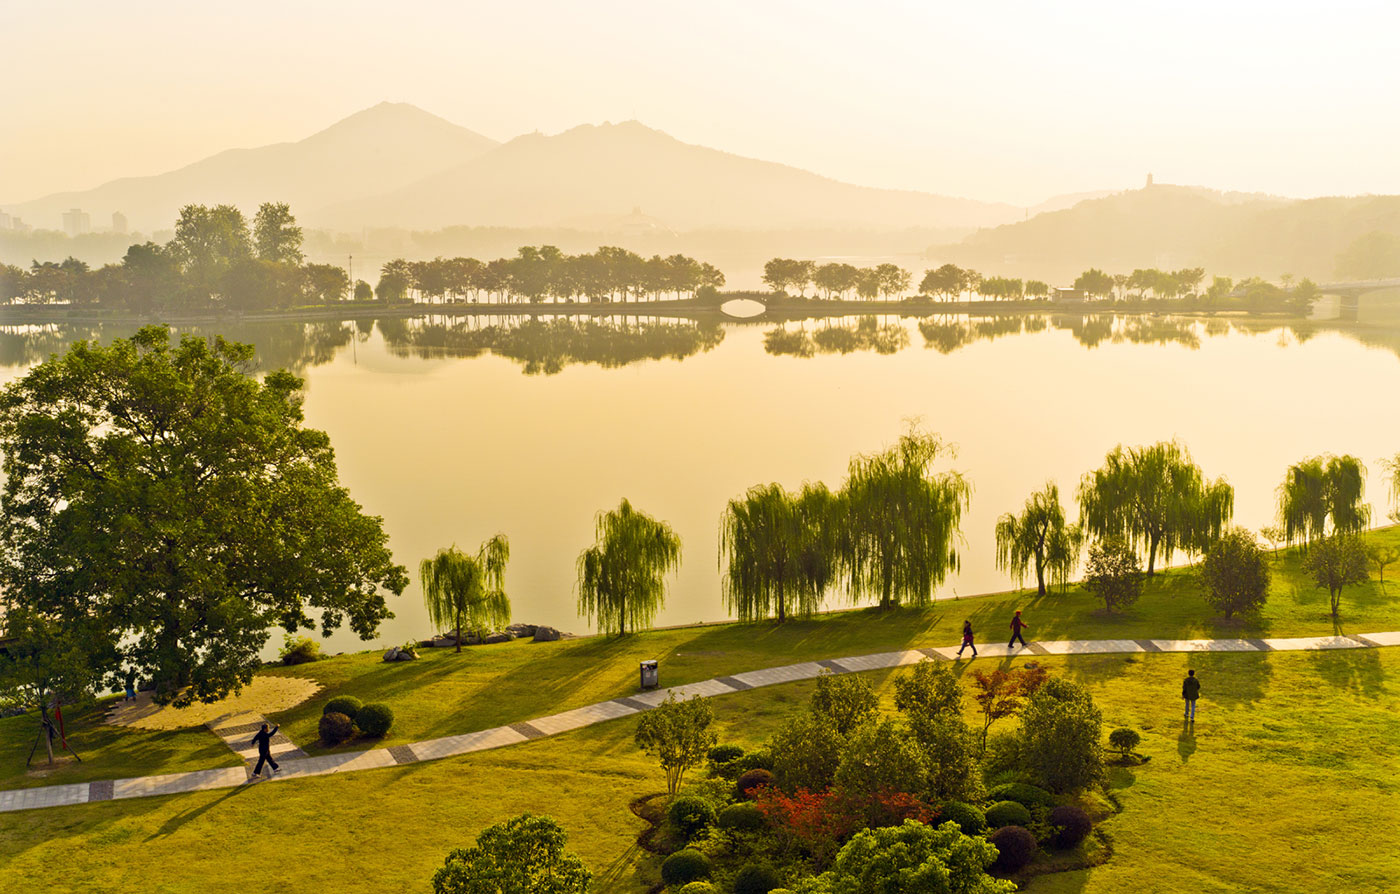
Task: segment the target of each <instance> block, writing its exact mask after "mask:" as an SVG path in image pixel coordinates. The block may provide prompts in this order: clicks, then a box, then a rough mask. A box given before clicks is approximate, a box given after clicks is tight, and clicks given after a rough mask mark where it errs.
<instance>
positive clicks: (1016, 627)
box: [1006, 608, 1031, 649]
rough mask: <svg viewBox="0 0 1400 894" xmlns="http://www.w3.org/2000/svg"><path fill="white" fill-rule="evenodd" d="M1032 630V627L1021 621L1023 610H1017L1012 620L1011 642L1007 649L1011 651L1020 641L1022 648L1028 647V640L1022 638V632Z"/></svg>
mask: <svg viewBox="0 0 1400 894" xmlns="http://www.w3.org/2000/svg"><path fill="white" fill-rule="evenodd" d="M1030 629H1031V625H1029V624H1027V623H1026V622H1025V621H1022V620H1021V610H1020V609H1019V608H1018V609H1016V615H1015V617H1013V618H1012V619H1011V641H1010V642H1008V643H1007V644H1006V648H1008V649H1009V648H1011V647H1012V646H1014V645H1016V641H1017V640H1020V641H1021V646H1022V647H1024V646H1025V645H1026V638H1025V637H1023V636H1021V631H1022V630H1030Z"/></svg>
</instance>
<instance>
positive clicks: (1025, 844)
mask: <svg viewBox="0 0 1400 894" xmlns="http://www.w3.org/2000/svg"><path fill="white" fill-rule="evenodd" d="M987 840H988V841H990V842H991V843H992V844H994V845H996V849H997V859H996V862H995V863H993V864H992V871H993V872H1000V873H1003V874H1009V873H1012V872H1015V871H1017V870H1018V869H1021V868H1022V867H1024V866H1025V865H1026V864H1027V863H1029V862H1030V861H1031V857H1032V856H1034V854H1035V836H1034V835H1032V834H1031V833H1030V832H1027V831H1026V830H1025V829H1023V828H1021V827H1020V826H1003V827H1001V828H1000V829H997V830H996V831H995V832H993V833H992V834H991V836H990V837H989V838H988V839H987Z"/></svg>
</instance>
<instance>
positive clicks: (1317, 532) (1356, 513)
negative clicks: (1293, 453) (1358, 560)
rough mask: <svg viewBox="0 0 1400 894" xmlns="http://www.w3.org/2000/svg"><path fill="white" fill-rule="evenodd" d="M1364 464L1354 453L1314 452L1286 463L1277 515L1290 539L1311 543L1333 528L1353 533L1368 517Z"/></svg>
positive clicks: (1363, 524) (1369, 511) (1364, 525)
mask: <svg viewBox="0 0 1400 894" xmlns="http://www.w3.org/2000/svg"><path fill="white" fill-rule="evenodd" d="M1365 493H1366V467H1365V466H1363V465H1362V464H1361V460H1359V459H1357V458H1356V457H1354V456H1313V457H1309V458H1308V459H1305V460H1303V461H1302V462H1298V463H1294V464H1293V465H1291V466H1289V467H1288V473H1287V474H1286V475H1285V476H1284V479H1283V484H1281V485H1279V489H1278V515H1279V521H1280V522H1281V523H1282V524H1283V535H1284V538H1285V539H1286V540H1287V541H1288V542H1289V543H1296V542H1298V541H1300V540H1301V541H1302V542H1303V543H1304V544H1307V545H1311V544H1313V543H1315V542H1316V541H1317V540H1319V539H1321V538H1322V537H1324V536H1326V535H1327V533H1328V531H1329V528H1328V522H1329V521H1330V522H1331V528H1330V530H1331V531H1333V532H1344V533H1356V532H1358V531H1362V530H1365V528H1366V526H1367V525H1368V524H1369V523H1370V521H1371V507H1369V506H1367V505H1366V502H1365Z"/></svg>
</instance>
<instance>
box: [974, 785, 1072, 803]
mask: <svg viewBox="0 0 1400 894" xmlns="http://www.w3.org/2000/svg"><path fill="white" fill-rule="evenodd" d="M987 798H988V799H989V800H992V801H1015V802H1016V803H1017V804H1023V805H1025V806H1026V807H1046V808H1049V807H1054V806H1055V796H1054V795H1052V794H1050V793H1049V792H1047V791H1046V790H1045V789H1043V788H1041V787H1039V786H1036V785H1028V784H1026V783H1024V782H1010V783H1007V784H1006V785H999V786H997V787H996V788H994V789H992V790H991V791H989V792H987Z"/></svg>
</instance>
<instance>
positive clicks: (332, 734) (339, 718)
mask: <svg viewBox="0 0 1400 894" xmlns="http://www.w3.org/2000/svg"><path fill="white" fill-rule="evenodd" d="M317 729H318V730H319V731H320V733H321V741H322V742H325V743H326V744H327V745H339V744H340V743H341V742H344V741H345V740H346V739H348V738H350V737H351V736H353V735H355V721H353V720H351V719H350V718H349V717H346V716H345V715H344V714H341V713H339V712H335V711H332V712H331V713H329V714H322V715H321V723H320V725H319V726H318V727H317Z"/></svg>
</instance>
